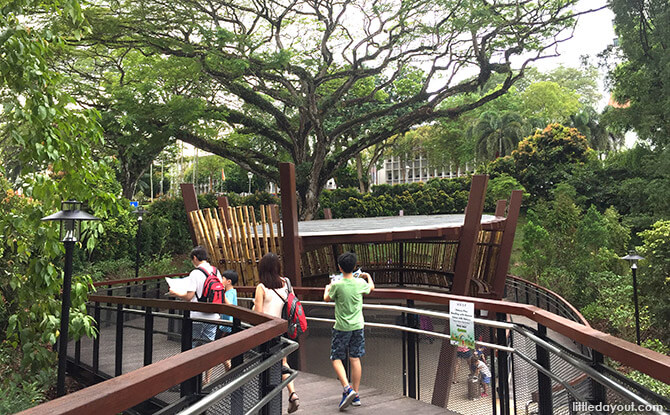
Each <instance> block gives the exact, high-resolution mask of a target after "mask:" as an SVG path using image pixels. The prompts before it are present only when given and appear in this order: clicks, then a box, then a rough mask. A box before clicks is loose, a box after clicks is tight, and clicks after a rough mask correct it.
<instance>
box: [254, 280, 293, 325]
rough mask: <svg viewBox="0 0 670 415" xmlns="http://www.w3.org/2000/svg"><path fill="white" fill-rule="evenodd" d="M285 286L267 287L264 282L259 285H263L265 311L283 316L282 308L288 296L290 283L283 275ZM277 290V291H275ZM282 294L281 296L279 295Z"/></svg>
mask: <svg viewBox="0 0 670 415" xmlns="http://www.w3.org/2000/svg"><path fill="white" fill-rule="evenodd" d="M282 282H283V283H284V286H283V287H281V288H275V289H274V290H273V289H272V288H267V287H266V286H265V285H264V284H263V283H260V284H259V285H260V286H261V287H263V294H264V296H263V313H265V314H269V315H271V316H274V317H281V311H282V308H284V300H286V298H287V297H288V285H286V281H284V278H283V277H282ZM275 291H276V292H275ZM280 295H281V298H280V297H279V296H280Z"/></svg>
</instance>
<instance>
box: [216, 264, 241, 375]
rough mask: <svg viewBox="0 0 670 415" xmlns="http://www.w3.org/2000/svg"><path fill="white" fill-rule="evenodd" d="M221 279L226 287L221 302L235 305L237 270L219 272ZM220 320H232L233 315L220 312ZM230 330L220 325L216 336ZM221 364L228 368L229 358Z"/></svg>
mask: <svg viewBox="0 0 670 415" xmlns="http://www.w3.org/2000/svg"><path fill="white" fill-rule="evenodd" d="M221 279H222V281H223V285H224V286H225V287H226V294H225V295H224V296H223V302H224V303H225V304H228V305H237V290H236V289H235V284H237V280H238V276H237V272H235V271H233V270H232V269H229V270H226V271H224V272H223V274H221ZM221 320H227V321H233V316H229V315H226V314H221ZM231 332H232V327H231V326H227V325H221V326H219V329H218V330H217V333H216V338H217V339H220V338H221V337H224V336H227V335H229V334H230V333H231ZM223 366H224V367H225V368H226V370H230V367H231V364H230V360H226V361H225V362H223Z"/></svg>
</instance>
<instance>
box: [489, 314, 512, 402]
mask: <svg viewBox="0 0 670 415" xmlns="http://www.w3.org/2000/svg"><path fill="white" fill-rule="evenodd" d="M497 319H498V321H503V322H505V321H507V316H506V315H505V314H504V313H497ZM496 336H497V340H498V345H500V346H507V330H506V329H503V328H499V329H497V333H496ZM508 365H509V360H508V354H507V352H506V351H504V350H499V351H498V392H499V393H500V412H498V413H500V414H501V415H509V414H510V408H509V366H508ZM494 387H495V384H493V382H492V383H491V388H494Z"/></svg>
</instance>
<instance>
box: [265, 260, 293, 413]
mask: <svg viewBox="0 0 670 415" xmlns="http://www.w3.org/2000/svg"><path fill="white" fill-rule="evenodd" d="M258 276H259V279H260V281H261V282H260V283H259V284H258V286H257V287H256V295H255V297H254V311H258V312H259V313H265V314H269V315H271V316H273V317H279V318H281V314H282V309H283V308H284V301H285V300H286V299H287V298H288V284H287V283H286V279H285V278H283V277H282V276H281V263H280V262H279V257H278V256H277V255H276V254H274V253H272V252H269V253H267V254H265V256H263V258H261V260H260V262H259V263H258ZM282 365H283V366H285V367H286V368H288V369H290V367H289V365H288V363H287V361H286V358H284V359H282ZM283 372H284V371H283V370H282V379H286V378H287V377H288V374H287V373H283ZM287 389H288V391H289V396H288V413H293V412H295V411H297V410H298V406H299V405H300V403H299V401H298V394H297V393H296V392H295V387H294V386H293V382H291V383H289V384H288V386H287Z"/></svg>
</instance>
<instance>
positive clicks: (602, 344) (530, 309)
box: [90, 276, 670, 384]
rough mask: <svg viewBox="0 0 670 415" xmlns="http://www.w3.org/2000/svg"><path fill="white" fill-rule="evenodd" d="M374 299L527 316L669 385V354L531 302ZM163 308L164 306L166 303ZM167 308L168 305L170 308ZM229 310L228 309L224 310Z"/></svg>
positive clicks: (409, 296) (420, 295) (431, 296)
mask: <svg viewBox="0 0 670 415" xmlns="http://www.w3.org/2000/svg"><path fill="white" fill-rule="evenodd" d="M163 277H164V276H157V277H145V278H146V279H151V278H153V279H156V278H163ZM236 289H237V292H238V293H246V294H252V293H253V292H254V291H255V290H256V287H252V286H238V287H236ZM294 290H295V292H296V293H297V294H299V295H300V296H301V297H302V298H304V299H307V298H320V297H322V296H323V288H319V287H294ZM90 298H91V299H93V298H96V301H100V302H111V301H108V300H107V298H114V297H107V296H90ZM117 298H119V299H126V300H127V301H130V300H134V301H135V302H134V303H133V304H134V305H140V306H144V304H145V303H143V302H144V301H170V300H146V299H141V298H132V299H131V298H127V297H117ZM367 298H371V299H383V300H414V301H423V302H429V303H433V304H440V305H446V306H448V305H449V301H451V300H458V301H468V302H472V303H474V304H475V308H477V309H480V310H487V311H488V312H493V313H504V314H512V315H518V316H523V317H526V318H528V319H530V320H533V321H535V322H536V323H539V324H541V325H543V326H545V327H547V328H549V329H551V330H554V331H555V332H557V333H559V334H562V335H563V336H566V337H568V338H570V339H572V340H575V341H577V342H579V343H581V344H582V345H584V346H586V347H589V348H591V349H593V350H596V351H598V352H600V353H602V354H603V355H605V356H608V357H610V358H612V359H614V360H616V361H618V362H620V363H623V364H624V365H626V366H629V367H631V368H633V369H636V370H638V371H640V372H642V373H645V374H647V375H649V376H651V377H652V378H654V379H657V380H660V381H661V382H664V383H668V384H670V356H666V355H664V354H661V353H658V352H655V351H653V350H650V349H646V348H644V347H641V346H638V345H636V344H634V343H630V342H628V341H626V340H623V339H619V338H617V337H614V336H612V335H610V334H607V333H603V332H601V331H598V330H596V329H594V328H592V327H589V326H586V325H583V324H579V323H577V322H574V321H572V320H569V319H567V318H565V317H561V316H559V315H556V314H554V313H551V312H549V311H546V310H543V309H541V308H538V307H536V306H533V305H529V304H519V303H513V302H509V301H500V300H492V299H487V298H480V297H467V296H458V295H452V294H445V293H435V292H428V291H419V290H408V289H399V288H393V289H389V288H377V289H375V290H374V291H373V292H372V293H371V294H369V295H368V296H367ZM170 302H171V303H172V304H180V306H170V307H173V308H178V307H179V308H181V309H191V310H197V311H205V312H219V311H217V310H219V309H217V308H216V307H222V306H221V305H219V304H204V303H200V304H198V303H187V302H174V301H170ZM163 307H165V306H164V305H163ZM170 307H167V308H170ZM191 307H212V308H205V309H198V308H191ZM223 312H224V313H226V312H225V311H223Z"/></svg>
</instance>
